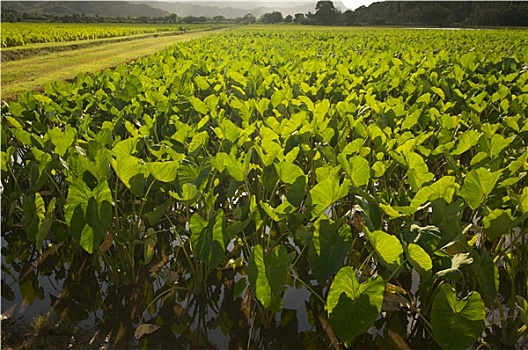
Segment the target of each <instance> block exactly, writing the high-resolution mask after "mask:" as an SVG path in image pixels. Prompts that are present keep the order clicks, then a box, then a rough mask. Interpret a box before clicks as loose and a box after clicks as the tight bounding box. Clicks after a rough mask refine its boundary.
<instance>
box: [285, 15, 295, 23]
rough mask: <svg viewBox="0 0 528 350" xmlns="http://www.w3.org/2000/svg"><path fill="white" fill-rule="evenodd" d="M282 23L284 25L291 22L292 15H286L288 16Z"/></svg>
mask: <svg viewBox="0 0 528 350" xmlns="http://www.w3.org/2000/svg"><path fill="white" fill-rule="evenodd" d="M284 22H286V23H291V22H293V16H292V15H288V16H286V17H284Z"/></svg>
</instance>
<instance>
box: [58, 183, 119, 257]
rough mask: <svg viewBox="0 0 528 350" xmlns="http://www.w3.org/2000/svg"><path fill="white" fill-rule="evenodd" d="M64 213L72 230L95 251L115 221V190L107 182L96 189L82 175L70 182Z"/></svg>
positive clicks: (78, 238) (91, 251)
mask: <svg viewBox="0 0 528 350" xmlns="http://www.w3.org/2000/svg"><path fill="white" fill-rule="evenodd" d="M64 217H65V219H66V223H67V224H68V227H69V228H70V232H71V234H72V236H73V238H75V240H77V242H79V244H80V246H81V247H83V248H84V250H86V251H87V252H88V253H90V254H91V253H93V251H94V250H95V249H96V248H97V246H98V245H99V243H100V242H101V241H102V240H103V238H104V235H105V233H106V231H107V229H108V226H109V225H110V222H111V221H112V193H111V192H110V188H108V183H107V182H105V181H104V182H101V183H99V184H98V185H97V186H96V187H95V188H94V189H93V190H90V188H89V187H88V186H87V185H86V183H85V182H84V181H83V180H82V179H78V180H75V181H74V182H73V183H71V184H70V187H69V189H68V197H67V198H66V206H65V212H64Z"/></svg>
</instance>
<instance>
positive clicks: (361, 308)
mask: <svg viewBox="0 0 528 350" xmlns="http://www.w3.org/2000/svg"><path fill="white" fill-rule="evenodd" d="M384 290H385V282H384V281H383V279H382V278H381V277H376V278H371V279H369V280H367V281H366V282H364V283H359V282H358V281H357V276H356V272H355V271H354V269H353V268H352V267H351V266H345V267H343V268H341V269H340V270H339V272H338V273H337V275H336V276H335V278H334V281H333V282H332V285H331V286H330V291H329V292H328V299H327V301H326V308H327V311H328V319H329V321H330V324H331V325H332V327H333V328H334V331H335V332H336V334H337V336H338V337H339V338H341V339H342V340H344V341H352V340H353V339H354V338H355V337H357V336H358V335H360V334H362V333H364V332H366V331H367V330H368V329H369V328H370V327H371V326H372V325H373V324H374V322H375V321H376V318H377V317H378V315H379V313H380V311H381V305H382V304H383V292H384Z"/></svg>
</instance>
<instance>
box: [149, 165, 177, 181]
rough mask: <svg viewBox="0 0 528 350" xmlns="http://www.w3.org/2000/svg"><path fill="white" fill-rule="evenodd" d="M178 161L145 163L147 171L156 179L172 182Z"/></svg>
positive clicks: (175, 174)
mask: <svg viewBox="0 0 528 350" xmlns="http://www.w3.org/2000/svg"><path fill="white" fill-rule="evenodd" d="M179 167H180V163H179V162H177V161H167V162H150V163H146V164H145V168H146V169H147V170H148V172H149V173H150V174H151V175H152V176H153V177H154V178H155V179H156V180H158V181H161V182H173V181H174V180H176V176H177V175H178V173H177V171H178V168H179Z"/></svg>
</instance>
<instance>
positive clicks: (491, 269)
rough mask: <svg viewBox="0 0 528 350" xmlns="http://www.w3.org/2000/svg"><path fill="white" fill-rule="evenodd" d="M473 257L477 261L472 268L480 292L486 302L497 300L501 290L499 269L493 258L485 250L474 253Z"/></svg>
mask: <svg viewBox="0 0 528 350" xmlns="http://www.w3.org/2000/svg"><path fill="white" fill-rule="evenodd" d="M471 257H472V258H473V260H474V261H475V263H474V264H471V268H472V269H473V271H474V272H475V275H476V276H477V282H478V285H479V291H480V292H481V293H482V295H483V298H484V300H486V301H487V302H491V301H493V300H495V297H496V296H497V292H498V290H499V269H498V267H497V265H496V264H495V263H494V262H493V258H492V256H491V255H490V254H489V253H488V252H487V251H485V250H481V251H479V252H477V251H474V252H473V253H472V254H471Z"/></svg>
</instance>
